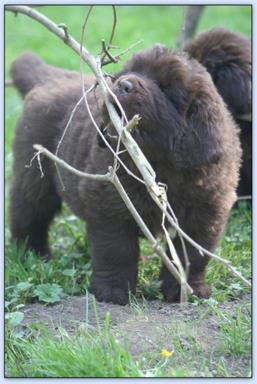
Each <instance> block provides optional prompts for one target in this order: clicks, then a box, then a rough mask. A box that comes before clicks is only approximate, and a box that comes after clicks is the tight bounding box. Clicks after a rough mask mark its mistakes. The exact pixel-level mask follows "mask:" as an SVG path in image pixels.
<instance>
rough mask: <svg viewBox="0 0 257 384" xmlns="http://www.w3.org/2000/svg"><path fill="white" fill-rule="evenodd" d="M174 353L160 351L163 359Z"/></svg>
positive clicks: (164, 350) (165, 350)
mask: <svg viewBox="0 0 257 384" xmlns="http://www.w3.org/2000/svg"><path fill="white" fill-rule="evenodd" d="M173 353H174V351H168V350H167V349H163V350H162V351H161V355H162V356H163V357H171V356H172V355H173Z"/></svg>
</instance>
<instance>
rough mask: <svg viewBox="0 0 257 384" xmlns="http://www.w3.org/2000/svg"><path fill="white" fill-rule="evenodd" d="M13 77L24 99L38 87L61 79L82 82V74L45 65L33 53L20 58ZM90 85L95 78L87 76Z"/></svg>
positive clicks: (13, 65) (16, 63)
mask: <svg viewBox="0 0 257 384" xmlns="http://www.w3.org/2000/svg"><path fill="white" fill-rule="evenodd" d="M11 76H12V79H13V82H14V85H15V86H16V88H17V89H18V91H19V92H20V93H21V95H22V96H23V97H25V96H26V94H27V93H28V92H29V91H30V90H31V89H33V88H34V87H36V86H40V85H44V84H46V83H47V82H52V83H53V82H54V81H58V80H60V79H70V80H73V81H74V80H75V81H77V82H78V81H80V74H79V73H78V72H76V71H72V70H66V69H62V68H57V67H54V66H51V65H48V64H47V63H45V62H44V61H43V60H42V59H41V58H40V57H39V56H37V55H35V54H34V53H32V52H25V53H23V54H22V55H21V56H19V57H18V58H17V59H16V60H15V61H14V62H13V63H12V66H11ZM85 81H86V82H87V83H88V84H90V85H91V83H93V77H92V76H87V79H86V80H85Z"/></svg>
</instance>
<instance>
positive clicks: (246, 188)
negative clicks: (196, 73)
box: [185, 28, 252, 196]
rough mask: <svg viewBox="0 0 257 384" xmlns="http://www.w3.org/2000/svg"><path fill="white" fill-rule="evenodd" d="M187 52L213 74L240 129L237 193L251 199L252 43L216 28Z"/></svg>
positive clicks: (196, 40)
mask: <svg viewBox="0 0 257 384" xmlns="http://www.w3.org/2000/svg"><path fill="white" fill-rule="evenodd" d="M185 51H186V52H188V53H189V55H190V56H191V57H193V58H195V59H196V60H198V61H199V62H200V63H201V64H202V65H204V67H205V68H206V69H207V71H208V72H209V73H210V75H211V77H212V79H213V82H214V84H215V86H216V87H217V90H218V91H219V94H220V95H221V96H222V97H223V100H224V101H225V102H226V104H227V106H228V109H229V110H230V112H231V113H232V116H233V117H234V119H235V121H236V123H237V124H238V125H239V127H240V128H241V129H240V140H241V144H242V148H243V164H242V167H241V171H240V182H239V186H238V189H237V193H238V195H239V196H244V195H252V116H251V112H252V95H251V91H252V50H251V41H250V39H248V38H246V37H244V36H242V35H240V34H239V33H236V32H232V31H229V30H227V29H223V28H215V29H212V30H210V31H207V32H204V33H201V34H200V35H198V36H197V37H195V38H194V39H193V40H192V41H190V42H189V43H188V44H187V45H186V46H185Z"/></svg>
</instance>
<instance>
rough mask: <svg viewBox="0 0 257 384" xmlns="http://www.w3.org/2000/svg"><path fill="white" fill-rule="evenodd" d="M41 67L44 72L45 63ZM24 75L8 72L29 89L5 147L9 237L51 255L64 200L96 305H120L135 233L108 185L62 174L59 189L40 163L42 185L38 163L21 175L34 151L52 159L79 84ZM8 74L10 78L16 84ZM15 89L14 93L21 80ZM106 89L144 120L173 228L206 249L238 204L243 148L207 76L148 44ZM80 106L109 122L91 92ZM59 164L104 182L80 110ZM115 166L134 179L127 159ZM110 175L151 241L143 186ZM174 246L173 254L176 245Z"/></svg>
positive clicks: (166, 287) (153, 212) (157, 219)
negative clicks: (84, 247)
mask: <svg viewBox="0 0 257 384" xmlns="http://www.w3.org/2000/svg"><path fill="white" fill-rule="evenodd" d="M23 60H25V61H27V67H29V61H30V60H31V59H28V58H26V55H25V57H23ZM20 61H21V62H22V58H21V59H20ZM41 67H42V74H44V73H45V64H41ZM13 68H15V67H13ZM22 68H23V65H20V66H16V68H15V71H13V72H19V71H20V73H19V76H18V77H19V78H22V79H23V83H25V84H26V78H27V76H29V77H30V79H29V80H28V81H30V84H31V86H30V89H31V90H30V92H29V93H28V94H27V96H26V98H25V104H24V112H23V115H22V117H21V119H20V120H19V122H18V124H17V128H16V135H15V140H14V146H13V149H14V174H13V187H12V194H11V229H12V236H13V238H14V239H15V240H17V241H20V240H24V239H25V238H26V237H27V238H28V245H29V246H30V247H31V248H33V249H34V250H35V251H36V252H38V253H39V254H41V255H48V256H49V255H50V251H49V248H48V244H47V232H48V227H49V224H50V223H51V220H52V218H53V216H54V215H55V213H56V212H57V211H58V210H59V209H60V207H61V200H62V199H64V200H65V201H66V202H67V203H68V205H69V206H70V207H71V209H72V210H73V211H74V212H75V214H77V215H78V216H79V217H80V218H81V219H83V220H86V222H87V228H88V235H89V239H90V241H91V245H92V260H93V278H92V289H93V292H94V294H95V296H96V298H97V299H98V300H100V301H112V302H113V303H119V304H125V303H127V302H128V289H130V290H131V291H132V292H135V289H136V281H137V261H138V257H139V247H138V236H139V229H138V227H137V225H136V223H135V222H134V220H133V218H132V217H131V215H130V213H129V212H128V210H127V208H126V207H125V205H124V203H123V202H122V200H121V198H120V197H119V195H118V193H117V192H116V191H115V189H114V187H113V186H112V185H111V184H109V183H102V182H99V181H92V180H87V179H81V178H79V177H77V176H75V175H72V174H71V173H69V172H67V171H66V170H64V169H60V173H61V177H62V180H63V183H64V185H65V190H62V187H61V184H60V180H59V178H58V176H57V172H56V168H55V166H54V164H53V163H52V162H51V161H49V160H48V159H46V158H43V159H42V168H43V172H44V178H40V172H39V169H38V165H37V163H36V161H34V162H33V164H32V166H31V167H30V168H25V165H26V164H29V163H30V160H31V158H32V157H33V153H34V151H33V149H32V145H33V144H34V143H40V144H42V145H44V146H45V147H47V148H48V149H49V150H50V151H52V152H55V150H56V146H57V144H58V142H59V140H60V137H61V135H62V132H63V129H64V127H65V125H66V123H67V121H68V119H69V116H70V113H71V110H72V108H73V107H74V105H75V104H76V103H77V101H78V99H79V98H80V96H81V85H80V81H79V79H76V78H71V79H69V78H68V77H67V76H66V75H65V72H63V71H62V70H58V71H59V72H58V76H57V79H56V78H55V79H52V78H51V75H50V76H49V77H48V80H47V81H43V82H42V81H41V80H40V67H37V69H36V72H37V76H35V79H36V81H35V82H33V81H34V80H33V68H31V71H30V75H28V73H27V71H24V72H23V73H22ZM48 69H49V67H48ZM62 73H63V75H62ZM55 75H56V69H54V70H53V76H55ZM15 76H17V74H15V73H14V74H13V77H14V79H15ZM42 76H44V75H42ZM43 83H44V84H43ZM16 86H17V88H18V89H19V82H16ZM112 88H113V91H114V92H115V94H116V95H117V97H118V99H119V100H120V102H121V104H122V106H123V108H124V109H125V112H126V114H127V116H128V118H131V117H132V116H133V115H134V114H135V113H139V114H140V116H141V117H142V119H141V120H140V123H139V126H138V128H137V129H136V130H135V132H134V133H133V135H134V138H135V140H136V141H137V142H138V144H139V146H140V147H141V149H142V150H143V152H144V153H145V154H146V156H147V157H148V159H149V160H150V162H151V163H152V165H153V167H154V169H155V171H156V173H157V180H158V181H161V182H163V183H166V184H167V186H168V198H169V201H170V203H171V206H172V207H173V209H174V211H175V213H176V216H177V218H178V221H179V223H180V225H181V227H182V228H183V229H184V230H185V231H186V232H187V233H188V235H189V236H191V237H192V238H193V239H194V240H196V241H197V242H199V243H200V244H201V245H202V246H204V247H206V248H207V249H209V250H211V251H213V250H214V249H215V247H216V245H217V242H218V240H219V238H220V236H221V234H222V232H223V229H224V226H225V223H226V221H227V218H228V215H229V211H230V209H231V207H232V205H233V203H234V202H235V199H236V194H235V189H236V186H237V183H238V170H239V166H240V156H241V149H240V143H239V139H238V129H237V126H236V125H235V123H234V121H233V120H232V118H231V116H230V114H229V112H228V111H227V109H226V107H225V105H224V102H223V100H222V98H221V97H220V96H219V94H218V92H217V90H216V88H215V86H214V85H213V82H212V80H211V77H210V76H209V74H208V73H207V71H206V70H205V69H204V68H203V67H202V66H201V65H200V64H198V63H197V62H196V61H195V60H188V59H187V57H186V56H185V55H184V54H176V53H173V52H171V51H169V50H168V49H166V48H164V47H162V46H156V47H154V48H153V49H149V50H146V51H143V52H140V53H138V54H136V55H135V56H134V57H133V58H132V59H131V60H130V61H129V62H128V63H127V64H126V65H125V67H124V70H123V71H121V72H120V73H119V74H117V75H116V76H115V79H114V81H113V85H112ZM23 89H24V87H23ZM88 100H89V104H90V106H91V109H92V113H93V115H94V117H95V120H96V121H97V123H98V124H99V125H103V124H104V125H105V124H107V123H108V122H109V118H108V115H107V113H106V110H105V108H104V107H103V106H102V98H101V93H100V91H99V88H97V89H96V91H95V92H92V93H90V94H89V95H88ZM59 156H60V157H61V158H62V159H64V160H65V161H67V162H68V163H69V164H71V165H72V166H73V167H75V168H77V169H80V170H82V171H85V172H89V173H98V174H99V173H102V174H103V173H105V172H106V171H107V169H108V166H109V165H111V164H112V163H113V156H112V155H111V153H110V151H109V150H108V149H107V148H102V147H101V146H99V138H98V135H97V133H96V130H95V128H94V126H93V124H92V122H91V120H90V118H89V116H88V113H87V111H86V108H85V106H84V104H82V105H81V106H80V107H79V108H78V110H77V112H76V114H75V115H74V117H73V120H72V124H71V126H70V128H69V130H68V132H67V134H66V136H65V138H64V140H63V143H62V145H61V147H60V151H59ZM122 159H123V161H124V162H125V163H126V164H127V166H128V167H129V168H130V169H131V170H132V171H133V172H135V173H137V171H136V169H135V166H134V165H133V163H132V161H131V160H130V158H129V156H128V155H127V154H123V155H122ZM118 175H119V177H120V180H121V183H122V184H123V186H124V188H125V189H126V190H127V192H128V194H129V196H130V197H131V199H132V201H133V203H134V204H135V206H136V208H137V209H138V211H139V213H140V214H141V215H142V217H143V219H144V220H145V222H146V223H147V225H149V227H150V229H151V231H152V232H153V233H154V234H158V233H159V232H160V231H161V227H160V223H161V215H160V211H159V209H157V207H156V206H155V204H154V203H153V202H152V200H151V198H150V197H149V195H148V194H147V191H146V190H145V187H144V185H142V184H141V183H139V182H138V181H136V180H135V179H133V178H131V177H130V176H128V175H127V174H126V172H125V171H124V169H123V168H122V167H120V168H119V170H118ZM174 245H175V247H176V249H177V251H178V253H179V254H180V256H181V255H182V254H181V244H180V241H179V239H178V237H176V238H175V240H174ZM187 250H188V254H189V258H190V262H191V267H190V275H189V283H190V284H191V286H192V287H193V289H194V292H195V294H197V295H199V296H201V297H207V296H208V294H209V290H208V287H207V285H206V283H205V281H204V273H205V269H206V265H207V263H208V258H207V257H203V256H201V255H200V254H199V253H198V251H196V250H195V249H194V248H192V247H191V246H189V245H188V244H187ZM161 280H162V282H163V283H162V291H163V294H164V297H165V299H166V300H168V301H174V300H176V299H177V297H178V294H179V286H178V284H177V282H176V281H175V280H174V278H173V277H172V276H171V275H170V273H168V271H167V270H166V268H165V267H163V268H162V271H161Z"/></svg>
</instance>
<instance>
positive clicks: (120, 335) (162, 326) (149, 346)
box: [23, 295, 251, 377]
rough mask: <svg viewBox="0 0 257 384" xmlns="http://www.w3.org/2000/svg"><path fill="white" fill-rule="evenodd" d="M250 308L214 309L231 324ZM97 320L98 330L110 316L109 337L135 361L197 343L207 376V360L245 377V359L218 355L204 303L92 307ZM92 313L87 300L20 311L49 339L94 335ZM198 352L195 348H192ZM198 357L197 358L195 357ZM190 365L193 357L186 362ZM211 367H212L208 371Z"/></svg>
mask: <svg viewBox="0 0 257 384" xmlns="http://www.w3.org/2000/svg"><path fill="white" fill-rule="evenodd" d="M250 302H251V297H250V295H244V297H242V298H240V299H237V300H233V301H226V302H223V303H219V304H217V305H218V308H219V309H220V310H221V311H222V313H223V314H224V315H226V314H230V315H231V316H232V317H234V318H236V311H237V308H238V307H239V306H241V307H242V309H243V310H244V308H245V307H246V305H248V304H249V303H250ZM96 307H97V318H98V321H99V322H100V324H102V325H104V322H105V317H106V312H109V313H110V331H111V333H112V334H113V335H114V336H115V338H116V339H118V340H123V341H124V340H125V341H126V345H127V346H128V349H129V351H130V353H131V354H132V356H133V357H134V359H135V360H138V359H140V357H142V356H148V355H150V353H151V356H152V354H153V353H155V352H156V353H157V354H160V352H161V351H162V349H164V348H165V349H167V350H169V351H170V350H174V349H175V348H176V345H175V344H174V343H175V340H177V341H178V340H179V343H180V346H182V348H183V350H184V351H185V352H186V351H187V350H188V352H189V354H190V350H192V352H193V353H195V349H192V348H191V347H192V345H191V344H192V343H193V342H194V341H195V342H197V343H199V345H200V347H201V351H203V354H204V355H206V358H207V357H209V359H208V362H209V365H210V366H209V367H208V371H209V372H210V373H211V375H213V376H215V369H216V368H215V361H217V359H215V358H214V359H212V358H211V359H210V356H215V355H216V356H217V357H218V356H223V357H224V359H225V360H224V361H225V366H226V368H227V369H228V370H229V371H232V372H234V374H233V376H236V377H237V376H240V377H243V376H244V373H245V372H246V371H247V372H248V373H249V367H250V361H249V360H250V358H249V359H248V358H245V357H244V356H242V358H236V357H233V356H231V355H230V354H228V353H227V351H226V349H224V342H223V339H224V335H223V334H222V332H221V330H220V327H219V319H218V317H217V315H215V313H213V311H212V310H211V306H210V305H209V304H208V303H202V304H198V305H195V304H190V303H189V304H187V305H179V304H168V303H165V302H163V301H160V300H155V301H138V302H136V303H134V304H133V303H132V304H131V305H126V306H119V305H115V304H111V303H98V302H97V303H96ZM95 313H96V310H95V306H94V302H93V297H92V296H91V295H89V296H88V297H85V296H83V297H81V296H80V297H74V296H73V297H67V298H65V299H64V300H62V301H61V302H60V303H58V304H56V305H51V306H44V305H42V304H40V303H35V304H29V305H27V306H26V307H25V309H24V314H25V317H24V321H23V324H24V325H31V323H38V322H39V321H40V322H43V323H45V324H47V326H48V329H49V331H50V332H51V333H53V334H55V333H56V332H57V329H58V327H62V328H64V329H65V330H66V332H67V333H68V334H69V335H73V334H74V333H75V332H76V331H77V330H78V329H83V327H85V326H86V327H89V328H92V329H97V320H96V314H95ZM198 348H199V347H198ZM201 353H202V352H201ZM192 358H193V359H195V356H192ZM211 365H213V366H211Z"/></svg>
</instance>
